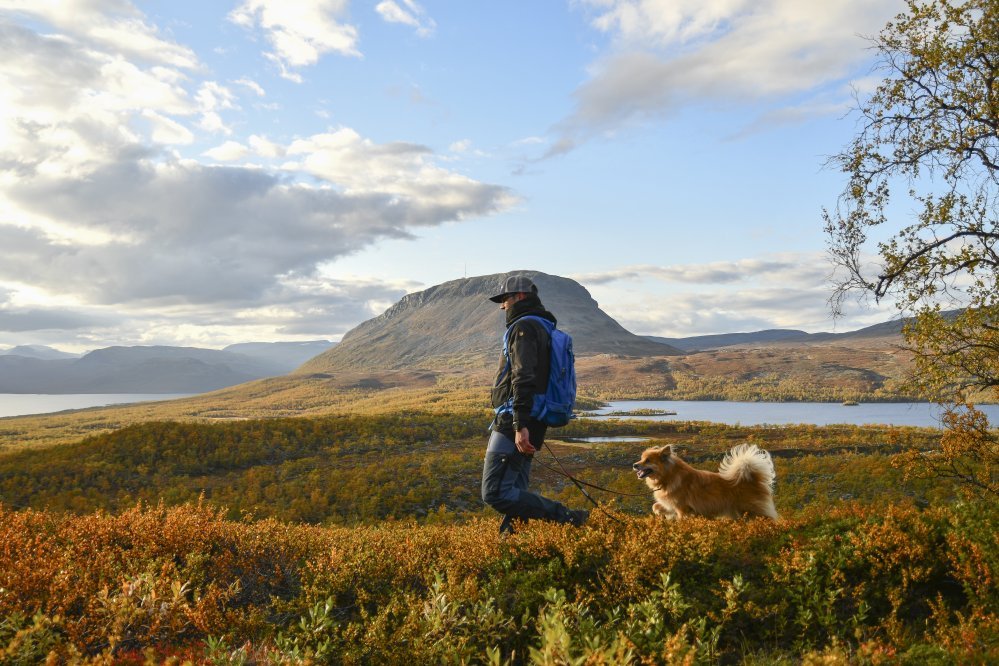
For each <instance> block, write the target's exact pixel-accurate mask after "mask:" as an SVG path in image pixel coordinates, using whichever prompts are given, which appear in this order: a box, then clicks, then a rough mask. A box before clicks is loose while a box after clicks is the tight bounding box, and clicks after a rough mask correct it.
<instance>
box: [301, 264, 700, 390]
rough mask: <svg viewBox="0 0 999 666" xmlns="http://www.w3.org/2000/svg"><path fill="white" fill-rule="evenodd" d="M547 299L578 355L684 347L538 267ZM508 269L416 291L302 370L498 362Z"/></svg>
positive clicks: (668, 351) (660, 352) (667, 351)
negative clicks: (645, 333)
mask: <svg viewBox="0 0 999 666" xmlns="http://www.w3.org/2000/svg"><path fill="white" fill-rule="evenodd" d="M513 273H518V274H524V275H527V276H528V277H530V278H531V280H533V281H534V283H535V284H536V285H537V286H538V291H539V295H540V297H541V301H542V302H543V303H544V304H545V307H546V308H548V309H549V310H551V311H552V312H553V313H554V314H555V316H556V317H557V318H558V322H559V323H558V325H559V328H561V329H562V330H564V331H566V332H567V333H569V334H570V335H572V338H573V345H574V349H575V352H576V356H592V355H596V354H617V355H624V356H668V355H674V354H678V353H680V352H679V350H677V349H675V348H673V347H671V346H669V345H666V344H662V343H659V342H655V341H652V340H647V339H645V338H642V337H641V336H638V335H635V334H633V333H630V332H628V331H627V330H625V329H624V327H622V326H621V325H620V324H618V323H617V322H616V321H614V320H613V319H612V318H611V317H610V316H608V315H607V313H605V312H604V311H603V310H601V309H600V307H599V306H598V305H597V302H596V301H595V300H593V297H592V296H590V293H589V292H588V291H586V289H585V288H584V287H583V286H582V285H580V284H579V283H578V282H575V281H574V280H570V279H568V278H564V277H558V276H555V275H548V274H546V273H541V272H538V271H513ZM507 275H508V274H506V273H502V274H496V275H483V276H478V277H471V278H464V279H460V280H452V281H451V282H445V283H444V284H440V285H437V286H435V287H431V288H429V289H426V290H424V291H420V292H416V293H412V294H408V295H406V296H404V297H403V298H402V299H401V300H400V301H399V302H398V303H396V304H395V305H393V306H392V307H391V308H389V309H388V310H386V311H385V312H384V313H383V314H381V315H379V316H378V317H375V318H374V319H369V320H368V321H366V322H364V323H363V324H361V325H360V326H357V327H356V328H354V329H352V330H351V331H349V332H348V333H347V334H346V335H345V336H344V337H343V340H341V342H340V344H338V345H337V346H336V347H334V348H332V349H330V350H329V351H326V352H324V353H322V354H320V355H319V356H317V357H316V358H314V359H312V360H310V361H309V362H307V363H305V364H304V365H303V366H302V367H301V368H299V372H301V373H328V372H333V371H343V370H358V369H385V370H393V369H405V368H430V369H434V370H440V369H446V368H469V367H485V366H491V365H492V364H493V363H494V362H495V360H496V358H497V355H498V352H499V349H500V340H501V338H502V335H503V330H504V319H503V313H502V311H501V310H500V308H499V306H498V305H496V304H495V303H492V302H490V301H489V300H488V299H489V297H490V296H492V295H493V294H495V293H496V292H497V291H498V289H499V285H500V284H501V282H502V281H503V279H504V278H505V277H506V276H507Z"/></svg>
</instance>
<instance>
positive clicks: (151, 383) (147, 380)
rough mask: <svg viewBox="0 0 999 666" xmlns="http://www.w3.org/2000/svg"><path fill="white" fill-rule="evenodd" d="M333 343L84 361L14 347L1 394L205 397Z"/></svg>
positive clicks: (119, 354)
mask: <svg viewBox="0 0 999 666" xmlns="http://www.w3.org/2000/svg"><path fill="white" fill-rule="evenodd" d="M331 344H332V343H330V342H329V341H326V340H317V341H310V342H274V343H241V344H236V345H230V346H229V347H227V348H226V349H224V350H218V349H200V348H197V347H170V346H133V347H121V346H117V347H105V348H103V349H95V350H94V351H91V352H89V353H87V354H85V355H83V356H82V357H81V358H77V357H75V356H73V355H70V354H65V353H62V352H58V351H57V350H51V351H52V352H55V354H49V353H48V352H46V351H45V350H46V349H48V348H40V347H27V346H24V347H15V348H13V349H11V350H8V351H7V352H5V353H0V393H44V394H59V393H203V392H205V391H214V390H216V389H220V388H224V387H227V386H233V385H234V384H242V383H244V382H248V381H251V380H254V379H260V378H262V377H273V376H276V375H283V374H285V373H287V372H289V371H291V370H294V369H295V368H296V367H298V366H299V365H301V364H302V363H303V362H304V361H306V360H308V359H309V358H312V357H313V356H315V355H316V354H318V353H319V352H321V351H322V350H324V349H327V348H329V346H330V345H331ZM237 350H240V351H237ZM31 352H35V355H29V353H31ZM58 354H62V355H61V356H59V355H58ZM46 355H48V356H52V357H51V358H46V357H45V356H46Z"/></svg>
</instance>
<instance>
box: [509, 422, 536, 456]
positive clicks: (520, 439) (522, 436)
mask: <svg viewBox="0 0 999 666" xmlns="http://www.w3.org/2000/svg"><path fill="white" fill-rule="evenodd" d="M514 444H516V445H517V450H518V451H520V452H521V453H523V454H524V455H525V456H529V455H531V454H532V453H537V449H536V448H534V445H533V444H531V434H530V433H529V432H527V428H521V429H520V430H518V431H517V437H516V439H515V440H514Z"/></svg>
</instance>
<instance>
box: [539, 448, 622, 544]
mask: <svg viewBox="0 0 999 666" xmlns="http://www.w3.org/2000/svg"><path fill="white" fill-rule="evenodd" d="M545 448H546V449H548V453H550V454H551V457H552V458H554V459H555V462H557V463H558V466H559V468H560V469H555V468H554V467H551V466H550V465H546V464H545V463H543V462H541V461H540V460H539V461H537V462H538V463H539V464H540V465H541V466H542V467H544V468H546V469H550V470H551V471H553V472H556V473H558V474H561V475H562V476H564V477H565V478H567V479H569V480H570V481H572V483H573V484H574V485H575V486H576V487H577V488H579V492H581V493H583V497H585V498H586V499H588V500H590V503H591V504H593V506H595V507H597V509H599V510H600V512H601V513H603V514H604V515H605V516H607V517H608V518H610V519H611V520H613V521H614V522H615V523H621V524H622V525H624V524H625V522H624V521H623V520H621V519H620V518H618V517H617V516H612V515H611V514H610V513H608V511H607V509H605V508H603V507H602V506H600V505H599V504H598V503H597V501H596V500H595V499H593V497H591V496H590V493H588V492H586V488H584V486H589V487H591V488H595V489H598V490H603V491H605V492H608V493H615V494H617V495H628V496H632V497H641V495H631V494H629V493H622V492H618V491H617V490H611V489H610V488H603V487H601V486H598V485H595V484H592V483H587V482H585V481H580V480H579V479H577V478H576V477H574V476H573V475H572V474H569V472H568V471H566V469H565V465H563V464H562V461H561V460H559V459H558V456H556V455H555V452H554V451H552V447H550V446H548V442H545Z"/></svg>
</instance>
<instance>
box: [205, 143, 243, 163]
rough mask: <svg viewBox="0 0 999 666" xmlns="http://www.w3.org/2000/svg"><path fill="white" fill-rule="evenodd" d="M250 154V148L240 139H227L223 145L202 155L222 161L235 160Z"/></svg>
mask: <svg viewBox="0 0 999 666" xmlns="http://www.w3.org/2000/svg"><path fill="white" fill-rule="evenodd" d="M249 154H250V149H249V148H247V147H246V146H244V145H243V144H241V143H239V142H238V141H226V142H225V143H223V144H222V145H221V146H215V147H214V148H212V149H210V150H206V151H205V152H204V153H202V155H205V156H207V157H210V158H212V159H213V160H219V161H221V162H234V161H236V160H241V159H243V158H244V157H246V156H247V155H249Z"/></svg>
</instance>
